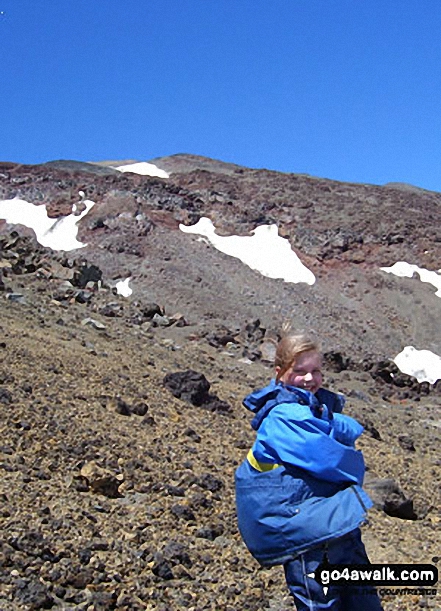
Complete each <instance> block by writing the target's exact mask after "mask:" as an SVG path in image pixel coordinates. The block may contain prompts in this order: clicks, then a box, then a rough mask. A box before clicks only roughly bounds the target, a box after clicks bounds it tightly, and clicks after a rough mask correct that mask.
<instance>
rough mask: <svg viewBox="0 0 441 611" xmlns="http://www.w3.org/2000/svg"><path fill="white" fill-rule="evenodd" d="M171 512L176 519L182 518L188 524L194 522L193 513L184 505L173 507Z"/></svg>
mask: <svg viewBox="0 0 441 611" xmlns="http://www.w3.org/2000/svg"><path fill="white" fill-rule="evenodd" d="M171 512H172V514H173V515H174V516H176V517H177V518H182V519H183V520H186V521H188V522H194V521H195V520H196V517H195V515H194V513H193V512H192V510H191V509H190V508H189V507H187V506H186V505H173V507H172V508H171Z"/></svg>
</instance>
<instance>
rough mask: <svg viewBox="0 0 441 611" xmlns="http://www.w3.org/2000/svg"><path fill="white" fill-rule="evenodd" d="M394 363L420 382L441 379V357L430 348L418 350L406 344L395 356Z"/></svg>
mask: <svg viewBox="0 0 441 611" xmlns="http://www.w3.org/2000/svg"><path fill="white" fill-rule="evenodd" d="M394 363H395V365H396V366H397V367H398V369H399V370H400V371H402V372H403V373H406V374H407V375H410V376H413V377H414V378H416V379H417V380H418V382H420V383H421V382H429V383H430V384H435V382H436V381H437V380H441V357H439V356H438V355H437V354H435V353H434V352H431V351H430V350H417V349H416V348H414V347H413V346H406V347H405V348H404V349H403V350H402V352H400V354H398V355H397V356H396V357H395V358H394Z"/></svg>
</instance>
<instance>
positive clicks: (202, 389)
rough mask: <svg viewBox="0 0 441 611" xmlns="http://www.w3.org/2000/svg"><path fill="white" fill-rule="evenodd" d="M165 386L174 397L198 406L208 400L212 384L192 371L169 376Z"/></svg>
mask: <svg viewBox="0 0 441 611" xmlns="http://www.w3.org/2000/svg"><path fill="white" fill-rule="evenodd" d="M163 384H164V386H165V387H166V388H167V389H168V390H169V391H170V392H171V393H172V395H173V396H174V397H176V398H178V399H183V400H184V401H188V402H189V403H192V404H193V405H197V406H199V405H202V404H203V403H204V402H205V401H206V400H207V396H208V391H209V389H210V383H209V382H208V380H207V379H206V377H205V376H204V374H202V373H198V372H197V371H193V370H192V369H189V370H187V371H178V372H175V373H169V374H167V375H166V376H165V377H164V380H163Z"/></svg>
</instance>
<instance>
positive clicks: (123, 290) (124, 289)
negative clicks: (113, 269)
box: [115, 276, 133, 297]
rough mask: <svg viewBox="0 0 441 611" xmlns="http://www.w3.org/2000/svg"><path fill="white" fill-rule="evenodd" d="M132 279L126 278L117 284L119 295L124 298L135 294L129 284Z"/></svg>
mask: <svg viewBox="0 0 441 611" xmlns="http://www.w3.org/2000/svg"><path fill="white" fill-rule="evenodd" d="M130 280H131V278H130V276H129V278H126V279H125V280H120V281H119V282H117V283H116V284H115V288H116V292H117V293H118V295H122V296H123V297H129V296H130V295H131V294H132V293H133V289H131V288H130V286H129V282H130Z"/></svg>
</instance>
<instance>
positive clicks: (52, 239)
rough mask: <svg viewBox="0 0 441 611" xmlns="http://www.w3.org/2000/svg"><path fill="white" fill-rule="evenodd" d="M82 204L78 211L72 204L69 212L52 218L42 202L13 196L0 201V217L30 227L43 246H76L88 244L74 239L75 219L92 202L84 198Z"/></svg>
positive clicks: (62, 247)
mask: <svg viewBox="0 0 441 611" xmlns="http://www.w3.org/2000/svg"><path fill="white" fill-rule="evenodd" d="M81 205H82V206H84V210H83V211H82V212H81V213H78V210H77V206H76V204H74V205H73V206H72V213H71V214H69V216H64V217H60V218H57V219H53V218H50V217H49V216H48V214H47V210H46V205H45V204H40V205H34V204H32V203H29V202H27V201H25V200H24V199H19V198H17V197H15V198H14V199H6V200H2V201H0V219H4V220H5V221H6V222H7V223H11V224H14V225H24V226H25V227H28V228H29V229H32V230H33V231H34V232H35V237H36V239H37V242H38V243H39V244H41V245H42V246H46V247H48V248H52V250H65V251H67V250H75V249H77V248H84V246H87V244H83V243H82V242H79V241H78V240H77V235H78V222H79V221H80V220H81V219H82V218H83V217H84V216H86V214H87V213H88V212H89V210H90V209H91V208H92V206H94V205H95V202H92V201H91V200H87V199H86V200H83V201H82V202H81Z"/></svg>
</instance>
